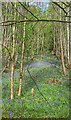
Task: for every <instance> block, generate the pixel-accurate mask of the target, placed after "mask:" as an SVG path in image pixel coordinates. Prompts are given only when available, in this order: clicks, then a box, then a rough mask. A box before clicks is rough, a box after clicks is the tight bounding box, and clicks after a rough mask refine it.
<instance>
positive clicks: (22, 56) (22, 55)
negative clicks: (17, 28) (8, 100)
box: [18, 18, 26, 96]
mask: <svg viewBox="0 0 71 120" xmlns="http://www.w3.org/2000/svg"><path fill="white" fill-rule="evenodd" d="M25 20H26V18H25ZM25 26H26V22H24V34H23V36H24V37H23V41H22V53H21V64H20V82H19V90H18V96H20V95H21V91H22V82H23V66H24V65H23V64H24V39H25Z"/></svg>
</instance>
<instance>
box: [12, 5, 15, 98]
mask: <svg viewBox="0 0 71 120" xmlns="http://www.w3.org/2000/svg"><path fill="white" fill-rule="evenodd" d="M15 7H16V3H15ZM15 15H16V13H15V14H14V20H15ZM12 32H13V36H12V41H13V42H12V44H13V46H12V53H11V99H13V98H14V57H15V25H14V26H13V29H12Z"/></svg>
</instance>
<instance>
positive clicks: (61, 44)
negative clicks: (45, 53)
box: [60, 9, 66, 75]
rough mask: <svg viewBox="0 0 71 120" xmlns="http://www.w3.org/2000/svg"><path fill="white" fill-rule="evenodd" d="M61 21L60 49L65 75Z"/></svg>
mask: <svg viewBox="0 0 71 120" xmlns="http://www.w3.org/2000/svg"><path fill="white" fill-rule="evenodd" d="M60 20H61V9H60ZM62 37H63V35H62V23H60V49H61V62H62V69H63V73H64V75H66V68H65V63H64V52H63V42H62Z"/></svg>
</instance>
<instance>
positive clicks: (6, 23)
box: [0, 19, 71, 26]
mask: <svg viewBox="0 0 71 120" xmlns="http://www.w3.org/2000/svg"><path fill="white" fill-rule="evenodd" d="M21 22H57V23H60V22H61V23H71V21H65V20H55V19H54V20H46V19H41V20H20V21H16V20H15V21H4V22H1V23H0V26H8V25H13V24H17V23H21Z"/></svg>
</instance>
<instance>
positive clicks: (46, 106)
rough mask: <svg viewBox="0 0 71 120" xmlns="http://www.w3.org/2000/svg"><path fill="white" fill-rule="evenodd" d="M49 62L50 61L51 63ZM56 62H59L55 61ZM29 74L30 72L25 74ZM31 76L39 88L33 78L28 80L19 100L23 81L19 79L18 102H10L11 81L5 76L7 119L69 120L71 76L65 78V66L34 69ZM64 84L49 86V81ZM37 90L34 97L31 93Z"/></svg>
mask: <svg viewBox="0 0 71 120" xmlns="http://www.w3.org/2000/svg"><path fill="white" fill-rule="evenodd" d="M48 59H49V57H48ZM48 59H47V60H48ZM50 60H51V61H55V60H56V58H54V57H53V58H51V57H50ZM25 72H27V71H25ZM30 73H31V75H32V77H33V78H34V80H35V81H36V84H37V85H38V87H39V89H40V92H41V93H42V94H43V95H44V97H45V98H46V99H47V101H46V100H45V99H44V98H43V97H42V95H41V94H40V93H39V91H38V90H37V87H36V85H35V84H34V82H33V80H32V79H31V78H30V76H25V78H24V81H23V86H22V94H21V97H19V98H18V96H17V88H18V82H19V78H17V77H16V78H15V81H14V84H15V96H14V97H15V99H13V100H11V99H10V78H9V77H8V76H7V75H6V74H3V117H6V118H9V117H11V116H12V117H13V118H18V117H22V118H23V117H24V118H46V117H47V118H49V117H51V118H67V117H69V83H68V81H67V80H66V78H67V77H68V76H66V77H65V76H64V75H63V74H62V69H61V66H59V67H55V66H54V65H45V66H40V67H35V68H33V69H30ZM50 78H52V79H58V80H61V82H62V83H61V85H57V84H48V83H47V82H48V80H49V79H50ZM32 87H34V90H35V95H34V97H32V96H31V89H32Z"/></svg>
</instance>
